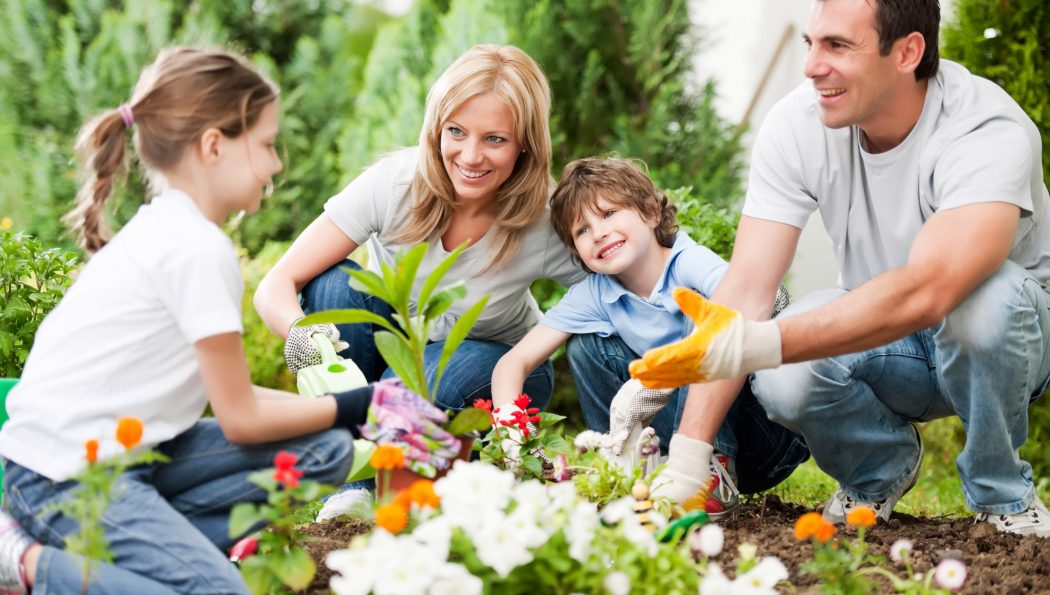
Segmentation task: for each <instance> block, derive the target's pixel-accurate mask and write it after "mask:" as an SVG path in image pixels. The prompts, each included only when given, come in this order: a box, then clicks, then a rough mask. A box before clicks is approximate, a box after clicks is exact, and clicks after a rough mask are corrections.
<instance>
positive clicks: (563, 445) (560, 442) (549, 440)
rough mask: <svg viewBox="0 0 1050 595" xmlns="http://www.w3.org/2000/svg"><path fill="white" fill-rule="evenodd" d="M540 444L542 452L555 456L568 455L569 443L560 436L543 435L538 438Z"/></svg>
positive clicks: (552, 434)
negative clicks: (551, 453)
mask: <svg viewBox="0 0 1050 595" xmlns="http://www.w3.org/2000/svg"><path fill="white" fill-rule="evenodd" d="M540 444H542V445H543V449H544V450H546V451H547V452H553V453H555V454H568V453H569V451H570V450H571V448H570V447H569V443H568V442H566V441H565V438H564V437H562V435H561V434H554V433H545V434H543V437H542V438H540Z"/></svg>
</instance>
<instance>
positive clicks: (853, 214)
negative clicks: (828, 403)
mask: <svg viewBox="0 0 1050 595" xmlns="http://www.w3.org/2000/svg"><path fill="white" fill-rule="evenodd" d="M1041 151H1042V149H1041V139H1040V137H1039V131H1038V129H1037V128H1036V126H1035V124H1034V123H1033V122H1032V120H1031V119H1030V118H1029V117H1028V116H1027V115H1026V114H1025V113H1024V110H1022V109H1021V107H1020V106H1018V105H1017V103H1016V102H1015V101H1014V100H1013V99H1011V98H1010V96H1009V95H1007V94H1006V92H1005V91H1003V90H1002V89H1001V88H1000V87H999V86H997V85H996V84H994V83H992V82H991V81H988V80H986V79H983V78H980V77H978V76H974V75H973V74H971V73H970V72H969V71H967V70H966V69H965V68H963V67H962V66H960V65H958V64H955V63H954V62H949V61H947V60H941V63H940V67H939V69H938V72H937V75H936V76H935V77H934V78H933V79H931V80H930V82H929V85H928V88H927V92H926V101H925V105H924V107H923V111H922V115H921V117H920V118H919V121H918V123H917V124H916V125H915V127H914V128H913V129H912V131H911V132H910V133H909V135H908V136H907V138H906V139H905V140H904V141H903V142H902V143H901V144H900V145H898V146H897V147H895V148H893V149H891V150H889V151H886V152H884V153H877V154H873V153H869V152H868V151H867V150H866V148H865V146H864V142H863V135H862V134H861V132H860V129H859V128H858V127H857V126H850V127H846V128H840V129H835V130H833V129H830V128H827V127H825V126H824V124H823V123H822V122H821V120H820V112H819V108H818V104H817V95H816V93H815V91H814V90H813V86H812V83H809V82H807V83H804V84H803V85H801V86H800V87H799V88H797V89H795V90H794V91H793V92H792V93H791V94H789V95H788V96H787V97H785V98H784V99H782V100H781V101H780V102H778V103H777V105H776V106H775V107H774V108H773V109H772V110H771V111H770V112H769V115H768V116H767V117H766V119H765V122H764V123H763V125H762V128H761V130H760V131H759V134H758V138H757V139H756V141H755V147H754V152H753V155H752V160H751V174H750V180H749V184H748V191H747V200H746V202H745V204H744V209H743V214H744V215H747V216H749V217H755V218H758V219H766V220H770V221H777V222H781V223H786V224H788V225H792V226H794V227H798V228H800V229H801V228H802V227H804V226H805V223H806V220H807V219H808V218H809V216H810V214H811V213H812V212H813V211H814V210H818V209H819V210H820V215H821V218H822V219H823V221H824V227H825V228H826V229H827V231H828V235H829V236H830V237H831V242H832V245H833V247H834V250H835V255H836V258H837V259H838V263H839V269H840V271H841V275H840V278H839V285H840V286H841V287H842V288H843V289H854V288H856V287H857V286H859V285H861V284H863V283H865V282H866V281H868V280H869V279H871V278H872V277H874V276H876V275H879V274H880V273H883V272H885V271H887V270H890V269H894V268H898V267H900V266H903V265H904V264H905V263H906V262H907V258H908V252H909V250H910V249H911V243H912V240H913V239H914V238H915V236H916V234H917V233H918V232H919V229H920V228H921V227H922V224H923V223H924V222H925V221H926V220H927V219H928V218H929V217H930V216H932V215H933V213H935V212H937V211H939V210H941V209H951V208H955V207H960V206H964V205H971V204H976V203H982V202H1007V203H1011V204H1015V205H1017V206H1019V207H1020V208H1021V213H1022V219H1021V221H1020V225H1019V227H1018V229H1017V235H1016V237H1015V239H1014V244H1013V248H1012V250H1011V252H1010V256H1009V258H1010V260H1012V261H1014V262H1016V263H1017V264H1019V265H1021V266H1023V267H1025V268H1026V269H1028V270H1029V271H1031V273H1032V274H1033V275H1034V276H1035V277H1036V278H1037V279H1039V280H1041V281H1043V282H1044V283H1045V282H1046V281H1047V280H1048V279H1050V222H1048V221H1047V217H1048V216H1050V210H1048V209H1047V204H1048V202H1050V198H1048V195H1047V189H1046V186H1045V185H1044V182H1043V169H1042V161H1041V159H1042V153H1041Z"/></svg>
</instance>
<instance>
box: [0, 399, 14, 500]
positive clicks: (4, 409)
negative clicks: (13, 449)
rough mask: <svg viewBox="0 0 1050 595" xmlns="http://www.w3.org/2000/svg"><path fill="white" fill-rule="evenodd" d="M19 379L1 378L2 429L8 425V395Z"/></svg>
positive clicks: (0, 496)
mask: <svg viewBox="0 0 1050 595" xmlns="http://www.w3.org/2000/svg"><path fill="white" fill-rule="evenodd" d="M17 382H18V379H17V378H0V427H2V426H3V425H4V424H5V423H7V393H9V392H11V389H12V388H14V386H15V384H16V383H17ZM2 485H4V467H3V465H0V486H2ZM0 502H3V492H2V491H0Z"/></svg>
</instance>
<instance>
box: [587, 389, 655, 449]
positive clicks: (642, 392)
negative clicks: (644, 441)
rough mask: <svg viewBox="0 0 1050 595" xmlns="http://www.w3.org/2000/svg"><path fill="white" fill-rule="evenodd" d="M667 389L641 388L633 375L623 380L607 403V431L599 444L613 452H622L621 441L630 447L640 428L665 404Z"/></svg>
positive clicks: (649, 421)
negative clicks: (629, 378) (622, 383)
mask: <svg viewBox="0 0 1050 595" xmlns="http://www.w3.org/2000/svg"><path fill="white" fill-rule="evenodd" d="M671 392H672V391H671V390H657V389H651V388H645V387H644V386H642V383H641V382H639V381H637V380H635V379H633V378H632V379H631V380H628V381H627V382H625V383H624V385H623V386H622V387H620V390H619V391H617V392H616V396H614V397H613V400H612V403H611V404H610V405H609V433H608V434H607V435H606V437H607V438H606V439H605V440H603V444H602V446H603V447H605V448H608V449H609V450H610V451H612V453H613V454H614V455H616V456H620V455H622V454H623V449H624V446H625V445H628V444H629V445H630V446H631V447H632V448H633V447H634V445H635V444H636V443H637V442H638V438H639V437H641V432H642V430H643V429H644V428H645V427H647V426H648V425H649V424H650V423H651V422H652V421H653V418H654V417H656V414H657V413H659V412H660V410H661V409H663V408H664V406H665V405H667V401H668V399H669V398H670V395H671Z"/></svg>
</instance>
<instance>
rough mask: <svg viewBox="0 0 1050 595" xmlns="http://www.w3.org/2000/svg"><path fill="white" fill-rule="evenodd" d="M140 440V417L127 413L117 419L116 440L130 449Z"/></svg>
mask: <svg viewBox="0 0 1050 595" xmlns="http://www.w3.org/2000/svg"><path fill="white" fill-rule="evenodd" d="M140 440H142V420H141V419H139V418H137V417H132V416H130V415H129V416H127V417H122V418H120V419H118V420H117V442H119V443H121V444H123V445H124V448H126V449H128V450H131V449H133V448H135V447H136V446H138V443H139V441H140Z"/></svg>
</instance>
